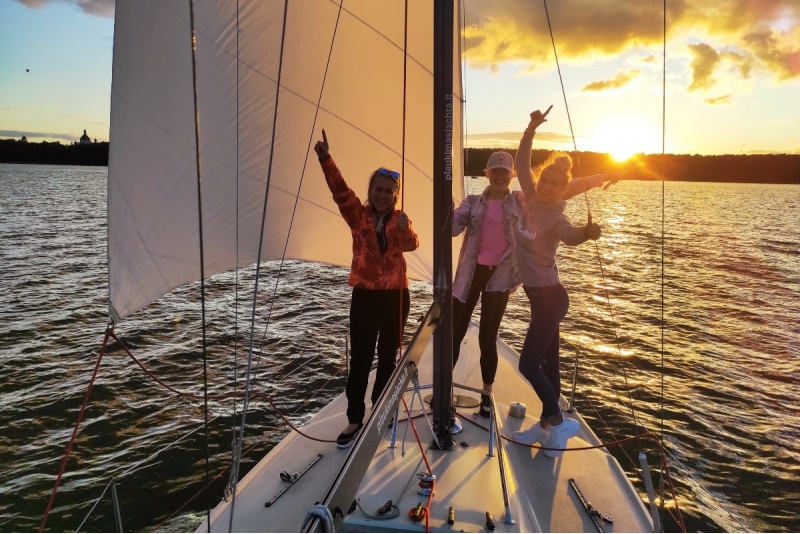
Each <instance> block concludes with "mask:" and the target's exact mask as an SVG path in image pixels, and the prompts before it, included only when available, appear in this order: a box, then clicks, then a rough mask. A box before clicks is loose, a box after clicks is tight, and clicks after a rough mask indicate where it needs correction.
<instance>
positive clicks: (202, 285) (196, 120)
mask: <svg viewBox="0 0 800 534" xmlns="http://www.w3.org/2000/svg"><path fill="white" fill-rule="evenodd" d="M189 28H190V29H191V37H192V98H193V105H194V143H195V151H194V154H195V165H196V167H195V168H196V171H197V222H198V234H199V242H200V247H199V252H200V322H201V329H202V336H203V415H204V424H205V438H206V443H205V477H206V482H207V483H208V482H210V480H209V477H210V472H209V464H210V462H211V452H210V450H209V441H210V432H209V425H208V423H209V421H208V351H207V337H206V273H205V254H204V250H203V180H202V173H201V169H200V112H199V109H198V106H197V34H196V31H195V25H194V0H189ZM206 495H207V501H208V502H207V506H206V519H207V520H208V526H209V527H208V528H209V529H210V528H211V492H210V491H209V492H207V494H206Z"/></svg>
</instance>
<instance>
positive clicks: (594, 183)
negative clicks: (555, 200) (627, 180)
mask: <svg viewBox="0 0 800 534" xmlns="http://www.w3.org/2000/svg"><path fill="white" fill-rule="evenodd" d="M624 177H625V171H619V172H609V173H605V174H593V175H591V176H586V177H585V178H573V179H572V181H571V182H570V183H569V185H568V186H567V191H566V192H565V193H564V195H563V196H562V197H561V198H562V199H563V200H569V199H571V198H572V197H574V196H575V195H579V194H581V193H583V192H584V191H588V190H589V189H592V188H595V187H601V186H602V187H603V189H604V190H605V189H608V188H609V187H611V185H612V184H615V183H617V182H619V181H620V180H621V179H622V178H624ZM603 184H605V185H603Z"/></svg>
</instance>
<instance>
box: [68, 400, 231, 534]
mask: <svg viewBox="0 0 800 534" xmlns="http://www.w3.org/2000/svg"><path fill="white" fill-rule="evenodd" d="M220 417H221V416H220V415H217V416H215V417H213V418H212V419H211V421H215V420H216V419H219V418H220ZM200 428H202V427H197V428H193V429H191V430H189V431H188V432H186V433H185V434H183V435H182V436H180V437H179V438H178V439H176V440H173V441H171V442H170V443H167V445H166V446H164V447H162V448H161V449H159V450H157V451H155V452H154V453H152V454H150V455H148V456H147V457H146V458H143V459H142V460H139V461H138V462H136V463H134V464H133V465H131V466H130V467H128V468H127V469H125V470H123V471H122V472H120V473H119V474H116V475H114V476H112V477H111V480H109V482H108V483H107V484H106V485H105V488H104V489H103V491H102V493H101V494H100V496H99V497H98V498H97V499H95V501H94V504H93V505H92V508H91V509H90V510H89V512H88V513H87V514H86V516H85V517H84V518H83V521H81V524H80V525H78V528H77V529H75V530H76V532H80V531H81V529H82V528H83V525H85V524H86V522H87V521H88V520H89V518H90V517H91V516H92V513H93V512H94V510H95V509H96V508H97V505H98V504H100V501H101V500H102V499H103V497H104V496H105V494H106V492H107V491H108V488H110V487H111V484H113V483H114V482H116V481H118V480H120V479H121V478H123V477H126V476H128V475H130V474H131V473H134V472H136V471H137V470H139V468H140V467H141V466H143V465H144V464H145V463H147V462H149V461H150V460H153V459H155V458H156V457H158V456H159V455H160V454H161V453H163V452H164V451H166V450H168V449H170V448H171V447H173V446H174V445H176V444H178V443H180V442H181V441H183V440H184V439H186V438H188V437H189V436H191V435H192V434H194V433H195V432H197V431H198V430H199V429H200ZM225 469H226V470H227V467H226V468H225ZM216 478H218V476H217V477H215V479H216ZM204 490H205V488H203V489H202V490H200V491H199V492H198V493H197V494H196V495H195V497H196V496H197V495H199V494H200V493H202V491H204ZM159 530H160V529H156V531H159Z"/></svg>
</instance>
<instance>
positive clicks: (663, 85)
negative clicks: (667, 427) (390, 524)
mask: <svg viewBox="0 0 800 534" xmlns="http://www.w3.org/2000/svg"><path fill="white" fill-rule="evenodd" d="M662 9H663V14H664V18H663V30H662V35H663V41H662V45H661V46H662V50H661V56H662V57H661V443H662V444H663V443H664V259H665V258H664V246H665V243H664V235H665V233H664V230H665V228H664V221H665V211H664V204H665V185H664V184H665V183H666V182H665V180H666V174H667V164H666V146H665V145H666V142H665V139H666V124H667V0H663V7H662ZM659 489H660V490H661V491H660V493H661V509H662V510H663V507H664V473H663V471H662V472H661V473H660V476H659ZM676 503H677V501H676ZM661 524H662V525H663V524H664V522H663V521H662V522H661Z"/></svg>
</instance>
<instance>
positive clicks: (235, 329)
mask: <svg viewBox="0 0 800 534" xmlns="http://www.w3.org/2000/svg"><path fill="white" fill-rule="evenodd" d="M239 7H240V6H239V0H236V272H235V274H234V290H233V402H232V406H233V413H232V414H231V444H232V448H233V451H231V452H232V454H234V455H235V454H236V453H237V452H239V449H238V448H237V446H236V439H237V436H236V404H237V403H236V393H237V392H238V388H239V271H240V268H239V217H240V214H239V207H240V206H239V185H240V184H239V173H240V168H239V134H240V133H241V132H240V129H239V109H240V108H239V105H240V104H239V88H240V87H239V86H240V83H241V77H240V72H239V61H240V42H239V35H240V34H241V28H240V26H239ZM233 461H236V459H235V456H234V458H233ZM231 476H233V471H231ZM230 521H231V522H232V521H233V514H231V516H230ZM232 528H233V526H232V525H231V524H229V525H228V530H232Z"/></svg>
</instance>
